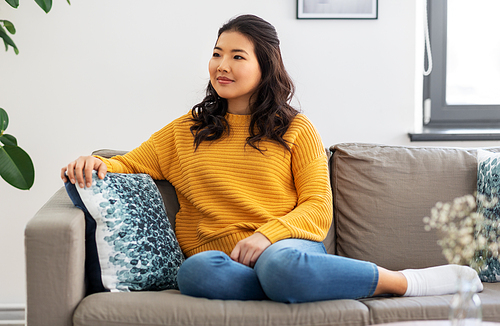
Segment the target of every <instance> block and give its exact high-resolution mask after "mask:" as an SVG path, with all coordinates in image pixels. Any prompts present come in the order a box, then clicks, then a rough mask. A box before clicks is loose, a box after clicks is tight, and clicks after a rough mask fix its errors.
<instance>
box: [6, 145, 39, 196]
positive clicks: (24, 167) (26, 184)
mask: <svg viewBox="0 0 500 326" xmlns="http://www.w3.org/2000/svg"><path fill="white" fill-rule="evenodd" d="M0 176H2V178H3V179H4V180H5V181H7V183H9V184H10V185H12V186H14V187H16V188H19V189H21V190H28V189H30V188H31V187H32V186H33V183H34V182H35V168H34V167H33V162H32V161H31V158H30V156H29V155H28V154H27V153H26V152H25V151H24V150H23V149H22V148H21V147H18V146H9V145H5V146H3V147H0Z"/></svg>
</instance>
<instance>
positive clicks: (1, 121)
mask: <svg viewBox="0 0 500 326" xmlns="http://www.w3.org/2000/svg"><path fill="white" fill-rule="evenodd" d="M8 126H9V115H8V114H7V112H6V111H5V110H4V109H2V108H0V135H3V132H4V131H5V130H7V127H8Z"/></svg>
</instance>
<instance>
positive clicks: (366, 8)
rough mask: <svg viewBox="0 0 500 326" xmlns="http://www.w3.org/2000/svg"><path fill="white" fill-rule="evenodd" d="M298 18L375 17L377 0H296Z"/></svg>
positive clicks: (376, 16) (376, 14)
mask: <svg viewBox="0 0 500 326" xmlns="http://www.w3.org/2000/svg"><path fill="white" fill-rule="evenodd" d="M297 18H298V19H377V18H378V0H297Z"/></svg>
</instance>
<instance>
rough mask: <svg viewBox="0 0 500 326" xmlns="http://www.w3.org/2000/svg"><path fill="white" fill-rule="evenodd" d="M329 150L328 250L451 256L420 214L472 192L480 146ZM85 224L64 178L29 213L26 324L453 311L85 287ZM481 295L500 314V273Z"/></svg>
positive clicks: (432, 260) (421, 315) (283, 319)
mask: <svg viewBox="0 0 500 326" xmlns="http://www.w3.org/2000/svg"><path fill="white" fill-rule="evenodd" d="M330 150H331V152H332V156H331V158H330V168H331V182H332V191H333V195H334V216H333V217H332V218H333V222H334V223H333V225H332V228H331V229H330V232H329V234H328V237H327V238H326V239H325V241H324V243H325V245H326V247H327V249H328V251H329V253H331V254H338V255H341V256H347V257H352V258H357V259H363V260H368V261H372V262H374V263H377V264H378V265H380V266H383V267H386V268H390V269H395V270H399V269H404V268H419V267H427V266H434V265H439V264H444V263H446V261H445V260H444V258H443V256H442V254H441V249H440V247H439V246H438V245H437V244H436V240H437V235H436V233H434V232H426V231H425V230H424V225H423V222H422V218H423V217H424V216H426V215H428V214H429V212H430V208H431V207H432V206H434V204H435V202H436V201H439V200H440V201H448V200H451V199H453V198H454V197H458V196H462V195H464V194H468V193H473V191H474V189H475V187H476V165H477V164H476V158H475V150H473V149H471V150H467V149H457V148H432V147H428V148H423V147H402V146H380V145H371V144H339V145H336V146H332V147H331V148H330ZM492 150H493V151H500V148H497V149H492ZM99 154H100V155H106V154H108V155H111V154H113V152H112V151H111V152H109V151H108V152H107V151H100V152H99ZM158 185H159V188H160V189H161V192H162V195H163V196H164V199H165V204H166V205H165V206H166V208H167V211H168V212H169V216H173V215H174V214H172V213H174V212H176V211H177V210H178V204H177V199H176V197H175V192H174V189H173V187H172V186H171V185H170V184H169V183H168V182H166V181H160V182H158ZM172 222H173V223H175V221H172ZM84 229H85V225H84V216H83V213H82V212H81V211H80V210H79V209H77V208H75V207H73V205H72V203H71V201H70V200H69V198H68V196H67V195H66V193H65V190H64V188H62V189H61V190H59V191H58V192H57V193H56V194H55V195H54V196H53V197H52V198H51V199H50V200H49V201H48V202H47V204H46V205H45V206H43V207H42V208H41V209H40V211H39V212H38V213H37V214H36V215H35V216H34V217H33V219H32V220H31V221H30V222H29V223H28V225H27V227H26V235H25V236H26V238H25V242H26V264H27V295H28V301H27V320H28V325H29V326H36V325H40V326H42V325H43V326H48V325H50V326H62V325H79V326H80V325H82V326H83V325H88V326H99V325H106V326H111V325H113V326H116V325H127V326H132V325H148V326H151V325H352V326H354V325H369V324H379V323H387V322H395V321H407V320H425V319H447V318H448V305H449V302H450V299H451V296H450V295H444V296H430V297H387V296H386V297H377V298H368V299H362V300H337V301H322V302H314V303H302V304H283V303H276V302H271V301H246V302H245V301H220V300H208V299H202V298H193V297H188V296H185V295H182V294H180V293H179V292H178V291H175V290H167V291H162V292H130V293H109V292H108V293H98V294H93V295H90V296H87V297H85V296H84V293H85V280H84V259H85V257H84V246H85V239H84ZM479 296H480V298H481V300H482V306H483V320H485V321H496V322H500V283H487V284H486V283H485V284H484V290H483V292H482V293H481V294H480V295H479Z"/></svg>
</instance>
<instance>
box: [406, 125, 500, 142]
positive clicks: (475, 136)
mask: <svg viewBox="0 0 500 326" xmlns="http://www.w3.org/2000/svg"><path fill="white" fill-rule="evenodd" d="M408 136H409V137H410V141H412V142H414V141H475V140H500V129H478V128H428V127H424V128H423V130H422V132H420V133H408Z"/></svg>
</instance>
